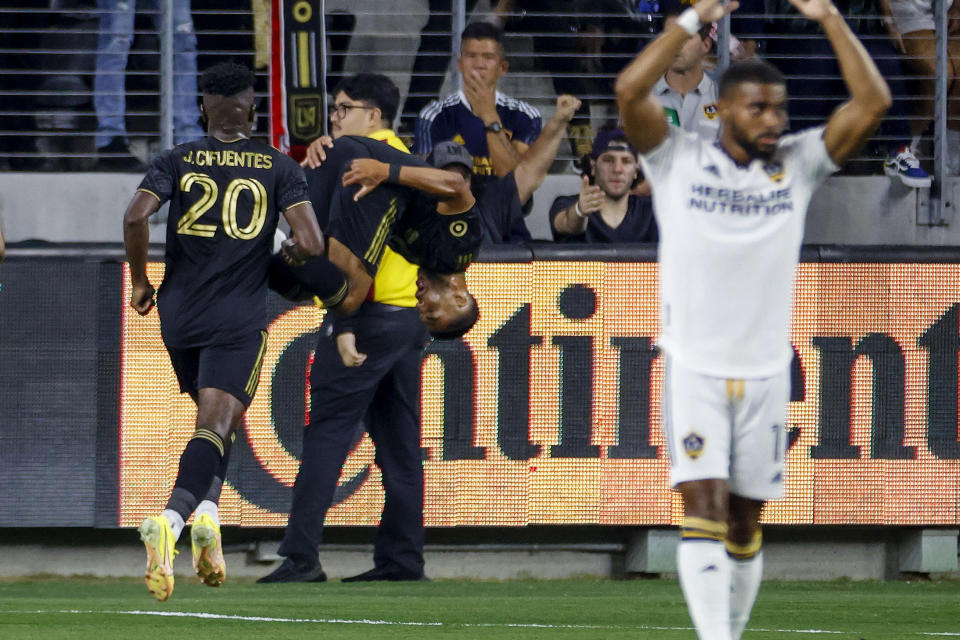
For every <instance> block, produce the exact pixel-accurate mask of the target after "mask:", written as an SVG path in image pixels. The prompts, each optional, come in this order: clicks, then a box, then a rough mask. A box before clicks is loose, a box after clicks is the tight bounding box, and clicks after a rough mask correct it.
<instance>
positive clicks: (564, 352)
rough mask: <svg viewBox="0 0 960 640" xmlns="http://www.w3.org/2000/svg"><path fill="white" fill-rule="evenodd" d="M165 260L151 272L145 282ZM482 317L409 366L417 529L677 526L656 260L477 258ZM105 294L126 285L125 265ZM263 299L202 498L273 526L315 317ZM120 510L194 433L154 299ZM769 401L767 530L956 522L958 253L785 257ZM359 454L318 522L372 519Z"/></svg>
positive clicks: (150, 498)
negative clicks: (252, 371) (658, 346)
mask: <svg viewBox="0 0 960 640" xmlns="http://www.w3.org/2000/svg"><path fill="white" fill-rule="evenodd" d="M161 269H162V265H157V264H153V265H151V268H150V273H151V280H152V281H154V282H156V281H158V280H159V278H160V275H161ZM468 279H469V281H470V285H471V289H472V290H473V292H474V293H475V294H476V297H477V299H478V301H479V304H480V309H481V313H480V321H479V323H478V324H477V326H476V327H475V328H474V329H473V330H472V331H471V332H470V333H469V334H468V335H467V336H465V339H464V340H461V341H451V342H446V343H434V345H433V346H432V347H431V351H430V355H429V356H428V357H427V358H426V359H425V361H424V365H423V370H422V371H423V376H422V396H421V400H422V415H423V418H422V424H423V428H422V446H423V448H424V456H425V460H424V471H425V477H426V498H425V505H424V518H425V522H426V524H427V525H428V526H456V525H500V526H519V525H526V524H607V525H625V524H636V525H665V524H678V523H679V516H680V505H679V502H678V500H677V498H676V496H675V494H673V492H671V491H670V490H669V489H668V488H667V478H668V463H667V459H666V455H667V453H666V447H665V445H664V440H663V435H662V432H661V428H660V408H659V406H660V404H659V403H660V389H661V383H662V379H663V366H662V358H660V357H658V354H657V352H656V350H655V347H654V346H653V342H654V339H655V336H656V335H657V267H656V265H655V264H653V263H622V262H614V263H605V262H532V263H520V264H503V263H479V264H474V265H473V266H471V268H470V271H469V272H468ZM124 287H125V289H124V290H129V275H128V274H127V275H125V282H124ZM271 298H272V301H271V305H275V307H274V308H273V310H272V311H271V314H272V315H273V316H274V317H273V320H272V322H271V325H270V328H269V331H270V337H269V344H268V350H267V355H266V360H265V362H264V366H263V370H262V374H261V380H260V387H259V391H258V392H257V397H256V399H255V400H254V403H253V404H252V405H251V407H250V410H249V412H248V414H247V428H246V435H245V436H244V437H240V438H238V440H237V443H236V444H235V445H234V457H233V459H232V461H231V467H230V471H229V472H228V486H227V487H226V488H225V491H224V494H223V499H222V502H221V509H222V513H223V515H224V519H225V521H226V522H227V523H230V524H241V525H248V526H264V525H278V526H279V525H283V524H285V522H286V514H285V511H286V510H287V509H289V504H290V502H289V501H290V489H289V488H290V487H291V486H292V483H293V481H294V477H295V475H296V471H297V467H298V461H297V457H296V456H297V454H298V452H299V446H300V437H301V435H300V434H301V431H302V428H303V424H304V420H305V417H306V416H307V414H308V407H307V406H306V403H307V401H308V398H309V389H308V388H307V378H306V374H307V372H308V370H309V367H310V365H311V357H312V351H311V349H312V345H313V344H314V343H315V340H316V336H315V333H314V331H315V329H316V327H317V326H318V324H319V321H320V315H319V312H318V311H316V310H315V309H313V308H312V307H290V306H286V305H285V303H282V302H281V301H280V300H279V298H275V297H274V296H271ZM123 314H124V316H123V322H122V326H123V340H122V372H121V382H122V388H121V399H120V420H121V431H120V433H121V436H120V465H119V468H120V482H119V485H120V514H119V524H120V525H122V526H129V525H135V524H137V523H139V522H140V520H141V519H142V518H143V517H144V516H145V515H149V514H154V513H157V512H159V511H160V510H161V509H162V508H163V505H164V502H165V500H166V497H167V495H168V493H169V491H170V489H171V486H172V484H173V481H174V477H175V475H176V470H177V461H178V457H179V454H180V452H181V451H182V449H183V447H184V445H185V444H186V442H187V440H188V439H189V437H190V434H191V432H192V430H193V420H194V411H193V407H192V403H191V402H190V400H189V399H188V398H186V397H185V396H181V395H179V394H178V393H177V387H176V381H175V378H174V374H173V371H172V370H171V368H170V365H169V362H168V357H167V355H166V352H165V351H164V348H163V345H162V343H161V341H160V332H159V322H158V318H157V315H156V313H152V314H151V315H149V316H148V317H146V318H141V317H139V316H137V315H136V314H135V313H133V312H132V311H130V310H129V309H128V308H127V307H124V311H123ZM792 340H793V344H794V348H795V351H796V359H795V362H794V389H793V401H792V402H791V403H790V406H789V409H788V411H787V419H786V425H787V426H786V430H785V433H784V436H785V437H788V438H789V441H790V442H791V447H790V449H789V452H788V457H787V475H786V495H785V497H784V498H783V499H782V500H779V501H776V502H773V503H771V504H769V505H768V507H767V508H766V510H765V512H764V515H763V519H764V521H765V522H768V523H785V524H824V525H826V524H878V525H879V524H891V525H894V524H895V525H920V524H924V525H937V524H940V525H947V524H950V525H955V524H957V523H958V521H960V520H958V504H960V500H958V498H960V440H958V430H957V427H958V421H957V406H958V375H957V373H958V351H960V265H956V264H949V265H943V264H813V263H805V264H802V265H801V266H800V268H799V271H798V276H797V295H796V302H795V310H794V327H793V335H792ZM381 506H382V490H381V488H380V482H379V473H378V471H377V469H376V467H375V466H374V465H373V447H372V444H371V443H370V441H369V438H368V437H366V436H364V437H363V438H362V439H358V443H357V445H356V447H355V448H354V450H353V451H352V453H351V455H350V457H349V459H348V461H347V464H346V466H345V468H344V470H343V474H342V476H341V479H340V487H339V489H338V491H337V495H336V498H335V505H334V507H333V508H332V509H331V511H330V513H329V515H328V518H327V522H328V523H329V524H344V525H370V524H376V523H377V521H378V518H379V514H380V510H381Z"/></svg>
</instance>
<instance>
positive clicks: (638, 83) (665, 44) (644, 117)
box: [615, 0, 792, 153]
mask: <svg viewBox="0 0 960 640" xmlns="http://www.w3.org/2000/svg"><path fill="white" fill-rule="evenodd" d="M791 1H792V0H791ZM738 6H739V4H738V3H737V2H731V3H730V4H723V3H722V1H721V0H700V2H698V3H697V4H696V5H695V6H694V7H693V9H692V10H693V11H694V12H695V15H694V14H687V13H686V12H684V15H681V17H680V19H678V20H677V21H676V22H675V23H674V24H673V25H671V26H670V27H669V28H668V29H667V30H666V31H664V32H663V33H661V34H660V35H659V36H657V38H656V40H654V41H653V42H651V43H650V44H649V45H647V46H646V47H644V49H643V51H641V52H640V55H638V56H637V57H636V58H634V60H633V62H631V63H630V64H629V65H627V66H626V67H625V68H624V70H623V71H621V72H620V75H619V76H617V84H616V87H615V89H616V92H617V105H618V106H619V108H620V116H621V118H622V119H623V131H624V133H626V134H627V137H628V138H629V139H630V142H631V143H632V144H633V146H634V147H635V148H636V149H637V151H639V152H640V153H646V152H647V151H649V150H651V149H653V148H654V147H656V146H657V145H658V144H660V141H661V140H663V138H664V136H666V135H667V121H666V118H665V117H664V115H663V106H662V105H661V104H660V101H659V100H657V98H656V97H655V96H652V95H650V91H651V90H652V89H653V85H655V84H656V83H657V80H659V79H660V78H661V77H662V76H663V74H665V73H666V72H667V69H669V67H670V63H671V62H673V59H674V58H675V57H676V56H677V54H678V53H680V49H682V48H683V45H684V44H685V43H686V42H687V40H689V39H690V38H691V37H692V36H693V34H695V33H696V32H697V29H699V28H700V25H703V24H707V23H710V22H716V21H717V20H719V19H721V18H722V17H723V16H725V15H727V14H728V13H730V12H731V11H733V10H734V9H736V8H737V7H738ZM688 11H689V9H688ZM688 16H689V17H688ZM691 18H696V19H695V20H691ZM688 22H690V23H691V24H687V23H688ZM683 25H686V26H687V27H689V30H688V29H686V28H684V26H683Z"/></svg>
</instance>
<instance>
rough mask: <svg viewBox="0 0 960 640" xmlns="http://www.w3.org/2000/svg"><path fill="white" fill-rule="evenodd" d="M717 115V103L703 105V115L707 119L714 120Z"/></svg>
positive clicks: (718, 113) (718, 112)
mask: <svg viewBox="0 0 960 640" xmlns="http://www.w3.org/2000/svg"><path fill="white" fill-rule="evenodd" d="M718 115H720V111H719V110H718V109H717V103H715V102H714V103H712V104H705V105H703V116H704V117H705V118H706V119H707V120H714V119H716V117H717V116H718Z"/></svg>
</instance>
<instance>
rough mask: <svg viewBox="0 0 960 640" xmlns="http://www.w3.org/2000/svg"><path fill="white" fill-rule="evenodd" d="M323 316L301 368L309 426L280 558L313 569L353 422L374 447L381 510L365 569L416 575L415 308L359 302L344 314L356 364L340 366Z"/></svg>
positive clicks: (419, 328)
mask: <svg viewBox="0 0 960 640" xmlns="http://www.w3.org/2000/svg"><path fill="white" fill-rule="evenodd" d="M333 321H334V320H333V319H331V318H329V317H328V318H327V320H325V321H324V324H323V326H322V327H321V329H320V338H319V340H318V342H317V349H316V352H315V354H314V360H313V366H312V368H311V370H310V388H311V396H310V397H311V407H312V408H311V411H310V424H309V425H308V426H307V427H306V429H305V430H304V434H303V455H302V460H301V463H300V471H299V473H297V480H296V483H295V484H294V487H293V506H292V508H291V510H290V520H289V522H288V523H287V529H286V533H285V535H284V538H283V542H282V543H281V545H280V551H279V553H280V555H282V556H288V557H290V558H291V559H293V560H295V561H298V562H308V563H314V562H316V558H317V551H318V548H319V546H320V542H321V541H322V539H323V520H324V518H325V517H326V514H327V510H328V509H329V508H330V505H331V503H332V502H333V496H334V492H335V491H336V488H337V482H338V480H339V478H340V471H341V468H342V467H343V463H344V461H345V460H346V458H347V455H348V454H349V452H350V447H351V446H352V444H353V440H354V435H355V433H356V430H357V425H358V423H359V422H360V421H361V420H363V419H364V417H365V416H366V428H367V432H368V433H369V434H370V437H371V438H373V442H374V445H375V446H376V456H375V458H374V460H375V462H376V464H377V466H378V467H379V468H380V471H381V472H382V474H383V489H384V493H385V499H384V505H383V514H382V516H381V520H380V526H379V528H378V529H377V536H376V540H375V542H374V554H373V559H374V565H375V566H376V567H377V568H381V569H386V570H397V571H402V572H406V573H413V574H422V573H423V537H424V534H423V466H422V462H421V456H420V417H419V410H418V402H419V396H420V361H421V358H422V355H423V347H424V345H425V344H426V341H427V334H426V330H425V329H424V327H423V323H422V322H421V321H420V317H419V314H418V312H417V310H416V309H414V308H409V309H407V308H404V309H401V308H398V307H390V306H386V305H380V304H376V303H366V304H364V305H363V306H362V307H361V308H360V310H359V311H358V312H357V315H356V316H354V317H352V318H351V324H352V325H353V326H354V327H356V335H357V350H358V351H360V353H365V354H367V360H366V362H364V364H363V365H362V366H360V367H345V366H344V365H343V363H342V362H341V361H340V356H339V355H338V354H337V347H336V337H335V336H333V335H327V329H328V328H329V327H330V325H331V323H332V322H333Z"/></svg>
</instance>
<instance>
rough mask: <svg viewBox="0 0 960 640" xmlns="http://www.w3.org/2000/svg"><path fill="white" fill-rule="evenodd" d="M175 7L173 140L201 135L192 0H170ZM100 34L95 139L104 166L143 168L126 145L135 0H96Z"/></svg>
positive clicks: (155, 16) (157, 15)
mask: <svg viewBox="0 0 960 640" xmlns="http://www.w3.org/2000/svg"><path fill="white" fill-rule="evenodd" d="M168 2H169V3H170V10H171V11H173V48H174V57H173V126H174V144H182V143H184V142H189V141H191V140H196V139H198V138H202V137H203V129H201V128H200V124H199V122H200V111H199V108H198V106H197V36H196V34H195V33H194V30H193V16H192V15H191V13H190V0H168ZM97 4H98V6H99V8H100V12H101V13H100V36H99V41H98V42H97V70H96V76H95V78H94V83H93V88H94V97H93V104H94V107H95V109H96V112H97V133H96V139H95V141H94V142H95V144H96V147H97V153H98V154H100V156H101V157H100V161H99V168H100V169H102V170H104V171H133V172H140V171H144V170H146V166H145V165H144V164H143V163H141V162H140V160H139V159H137V158H135V157H134V156H133V155H132V154H131V153H130V150H129V149H128V147H127V144H128V141H127V127H126V122H125V119H126V95H125V91H126V83H125V79H124V76H125V75H126V69H127V59H128V57H129V55H130V44H131V43H132V42H133V35H134V29H133V19H134V14H135V11H136V2H135V1H133V0H124V1H120V0H100V1H99V2H98V3H97ZM151 7H152V9H154V11H153V12H152V13H151V16H152V17H153V19H154V25H155V26H156V27H157V29H158V30H159V27H160V7H159V5H158V4H156V3H154V4H152V5H151Z"/></svg>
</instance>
